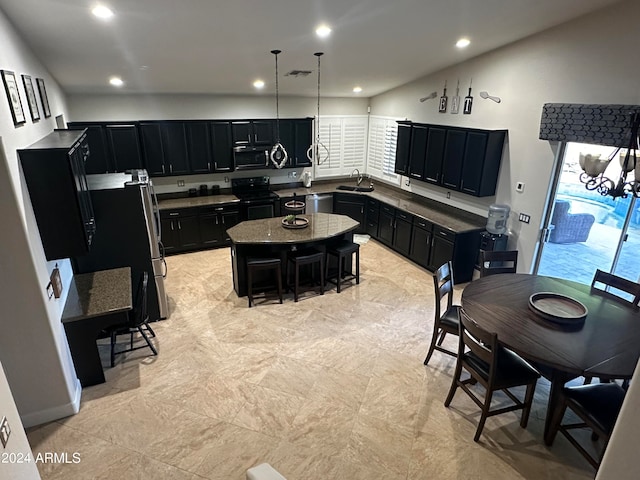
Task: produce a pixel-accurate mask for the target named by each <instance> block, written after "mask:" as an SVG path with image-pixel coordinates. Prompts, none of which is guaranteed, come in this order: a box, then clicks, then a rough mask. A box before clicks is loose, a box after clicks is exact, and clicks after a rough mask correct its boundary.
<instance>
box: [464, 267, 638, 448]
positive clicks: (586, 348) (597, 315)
mask: <svg viewBox="0 0 640 480" xmlns="http://www.w3.org/2000/svg"><path fill="white" fill-rule="evenodd" d="M538 292H552V293H557V294H561V295H566V296H568V297H571V298H573V299H575V300H577V301H579V302H581V303H582V304H583V305H585V306H586V307H587V309H588V314H587V317H586V319H585V320H584V323H579V324H578V325H576V326H563V325H559V324H556V323H554V322H551V321H548V320H545V319H544V318H543V317H541V316H540V315H539V314H538V313H535V312H534V311H532V310H531V309H530V308H529V297H530V296H531V295H532V294H534V293H538ZM462 307H463V308H464V310H465V312H467V314H468V315H469V316H470V317H471V318H473V319H474V320H475V321H476V322H477V323H478V324H479V325H480V326H481V327H483V328H484V329H486V330H489V331H491V332H495V333H497V334H498V341H499V342H500V343H501V344H502V345H504V346H506V347H508V348H510V349H511V350H513V351H514V352H516V353H518V354H519V355H521V356H522V357H523V358H526V359H527V360H530V361H532V362H535V363H537V364H539V365H543V366H545V367H548V368H549V372H544V373H545V376H547V377H548V378H549V380H550V381H551V391H550V393H549V403H548V408H547V416H546V420H545V429H544V437H545V442H546V443H547V444H550V439H549V438H548V434H549V422H550V419H551V418H552V411H553V409H554V408H556V406H557V405H558V402H559V396H560V394H561V391H562V386H563V385H564V384H565V383H566V382H567V381H568V380H570V379H572V378H575V377H579V376H591V377H604V378H607V377H608V378H621V379H622V378H631V376H632V375H633V371H634V369H635V366H636V364H637V363H638V358H639V357H640V311H639V310H638V309H637V308H634V307H632V306H630V305H628V304H627V305H625V304H624V302H622V301H619V300H616V299H613V298H611V297H610V296H606V295H602V294H600V293H598V291H597V290H592V289H591V287H590V286H589V285H583V284H581V283H576V282H572V281H570V280H563V279H559V278H551V277H543V276H537V275H526V274H502V275H492V276H488V277H484V278H480V279H478V280H474V281H473V282H471V283H470V284H469V285H467V286H466V287H465V289H464V291H463V292H462Z"/></svg>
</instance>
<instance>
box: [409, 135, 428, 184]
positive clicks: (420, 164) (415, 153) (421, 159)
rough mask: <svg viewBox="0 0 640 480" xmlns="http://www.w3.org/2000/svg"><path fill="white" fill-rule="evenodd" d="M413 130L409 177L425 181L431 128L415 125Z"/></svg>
mask: <svg viewBox="0 0 640 480" xmlns="http://www.w3.org/2000/svg"><path fill="white" fill-rule="evenodd" d="M411 128H412V131H411V147H410V149H409V168H408V175H409V177H411V178H415V179H417V180H423V179H424V169H425V155H426V151H427V137H428V134H429V127H428V126H427V125H422V124H414V125H413V126H412V127H411Z"/></svg>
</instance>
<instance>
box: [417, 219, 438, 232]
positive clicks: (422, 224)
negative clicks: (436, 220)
mask: <svg viewBox="0 0 640 480" xmlns="http://www.w3.org/2000/svg"><path fill="white" fill-rule="evenodd" d="M413 227H414V228H421V229H422V230H427V231H429V232H430V231H431V230H433V223H431V222H429V221H428V220H425V219H424V218H420V217H413Z"/></svg>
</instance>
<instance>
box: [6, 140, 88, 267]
mask: <svg viewBox="0 0 640 480" xmlns="http://www.w3.org/2000/svg"><path fill="white" fill-rule="evenodd" d="M89 154H90V149H89V145H88V143H87V137H86V134H85V133H84V132H83V131H75V130H56V131H54V132H52V133H50V134H49V135H47V136H46V137H44V138H43V139H41V140H39V141H38V142H36V143H34V144H33V145H31V146H29V147H27V148H26V149H22V150H18V157H19V158H20V162H21V163H22V170H23V172H24V177H25V181H26V183H27V189H28V190H29V197H30V198H31V205H32V206H33V213H34V215H35V218H36V222H37V224H38V230H39V232H40V238H41V240H42V246H43V248H44V253H45V256H46V258H47V260H57V259H61V258H69V257H73V256H80V255H85V254H86V253H87V252H88V251H89V248H90V246H91V241H92V239H93V234H94V232H95V229H96V226H95V217H94V214H93V207H92V204H91V197H90V194H89V189H88V186H87V179H86V174H85V170H84V165H85V162H86V161H87V159H88V156H89Z"/></svg>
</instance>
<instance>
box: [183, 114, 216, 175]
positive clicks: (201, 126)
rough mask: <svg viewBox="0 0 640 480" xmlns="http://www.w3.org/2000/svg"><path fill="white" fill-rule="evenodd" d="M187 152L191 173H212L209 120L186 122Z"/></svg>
mask: <svg viewBox="0 0 640 480" xmlns="http://www.w3.org/2000/svg"><path fill="white" fill-rule="evenodd" d="M185 129H186V134H187V153H188V156H189V166H190V172H191V173H212V172H213V171H214V169H213V155H212V153H211V149H212V142H211V133H210V129H209V122H206V121H205V122H187V123H186V124H185Z"/></svg>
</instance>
